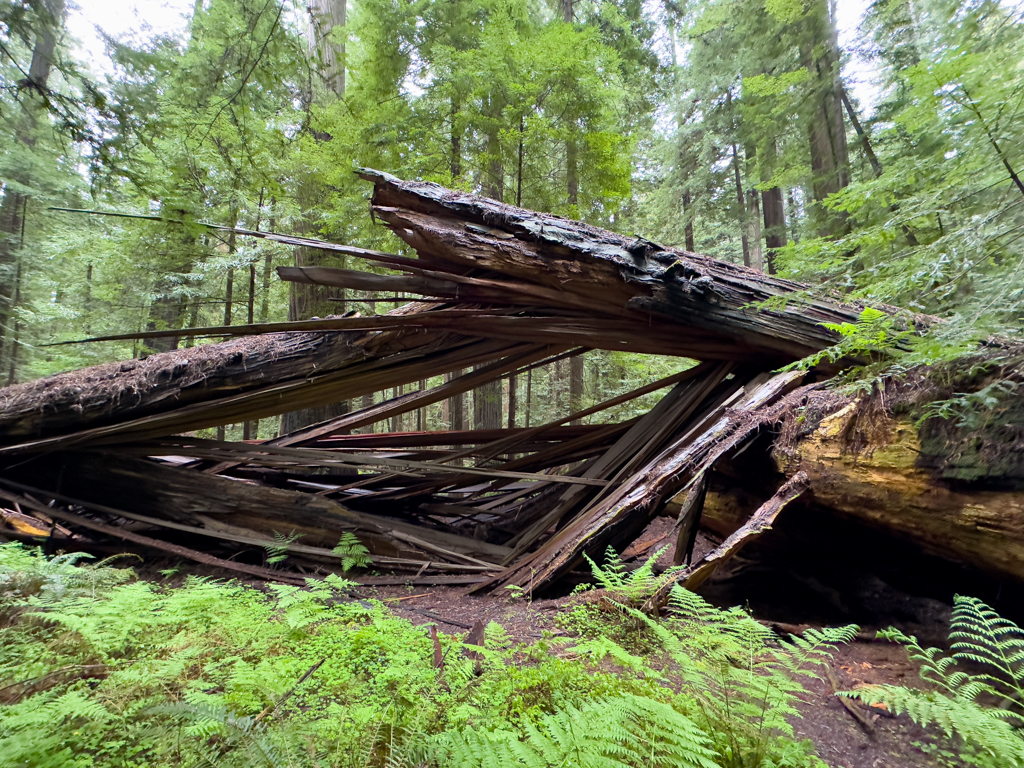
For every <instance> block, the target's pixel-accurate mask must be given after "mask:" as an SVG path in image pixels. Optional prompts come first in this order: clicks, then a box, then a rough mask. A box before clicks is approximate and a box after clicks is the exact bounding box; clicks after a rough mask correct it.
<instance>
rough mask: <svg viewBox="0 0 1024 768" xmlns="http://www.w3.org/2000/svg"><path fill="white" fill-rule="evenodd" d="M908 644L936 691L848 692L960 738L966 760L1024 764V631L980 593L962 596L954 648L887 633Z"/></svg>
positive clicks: (998, 766) (989, 765)
mask: <svg viewBox="0 0 1024 768" xmlns="http://www.w3.org/2000/svg"><path fill="white" fill-rule="evenodd" d="M880 634H881V635H882V636H883V637H885V638H887V639H889V640H894V641H896V642H900V643H903V644H904V645H906V647H907V650H908V652H909V654H910V657H911V659H912V660H914V661H916V662H917V663H918V664H920V676H921V679H922V680H924V681H926V682H927V683H930V684H931V685H932V686H934V687H933V689H931V690H915V689H910V688H903V687H901V686H892V685H885V686H871V687H870V688H866V689H859V690H855V691H852V692H849V693H848V694H847V695H850V696H854V697H857V698H861V699H865V700H870V701H884V702H885V703H886V704H887V705H888V706H889V707H890V708H891V709H892V710H893V711H894V712H906V713H907V714H908V715H910V717H911V718H913V719H914V720H915V721H916V722H918V723H920V724H921V725H937V726H938V727H940V728H941V729H942V730H943V731H944V732H945V733H946V735H947V736H949V737H951V738H956V739H958V740H960V741H961V743H962V747H963V748H962V749H961V750H960V757H961V759H962V760H964V761H965V762H967V763H969V764H971V765H978V766H982V767H983V768H1014V767H1015V766H1016V767H1019V766H1024V738H1022V737H1021V736H1020V729H1021V728H1022V727H1024V630H1021V628H1020V627H1018V626H1017V625H1016V624H1014V623H1013V622H1012V621H1009V620H1007V619H1004V618H1003V617H1001V616H1000V615H999V614H998V613H996V612H995V611H994V610H993V609H992V608H991V607H990V606H988V605H986V604H985V603H983V602H982V601H981V600H978V599H977V598H973V597H963V596H960V595H958V596H957V597H956V599H955V602H954V607H953V617H952V624H951V629H950V635H949V636H950V640H951V641H952V642H951V648H950V650H951V653H950V654H948V655H947V654H944V653H943V652H942V651H940V650H939V649H937V648H923V647H922V646H921V645H920V644H919V643H918V642H917V640H916V639H915V638H913V637H908V636H906V635H904V634H903V633H902V632H900V631H899V630H896V629H889V630H886V631H885V632H882V633H880Z"/></svg>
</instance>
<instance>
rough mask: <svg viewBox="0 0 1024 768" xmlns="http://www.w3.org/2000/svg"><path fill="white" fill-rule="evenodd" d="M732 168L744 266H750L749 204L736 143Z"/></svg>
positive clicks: (733, 150)
mask: <svg viewBox="0 0 1024 768" xmlns="http://www.w3.org/2000/svg"><path fill="white" fill-rule="evenodd" d="M732 170H733V174H734V176H735V179H736V206H737V208H736V210H737V212H738V215H739V218H740V221H739V224H740V233H741V234H740V242H741V244H742V245H743V266H745V267H749V266H750V242H749V241H748V240H747V224H746V221H745V219H746V218H747V216H746V210H747V204H746V202H745V201H744V200H743V179H742V177H741V176H740V153H739V150H738V149H737V148H736V144H735V143H734V144H733V145H732Z"/></svg>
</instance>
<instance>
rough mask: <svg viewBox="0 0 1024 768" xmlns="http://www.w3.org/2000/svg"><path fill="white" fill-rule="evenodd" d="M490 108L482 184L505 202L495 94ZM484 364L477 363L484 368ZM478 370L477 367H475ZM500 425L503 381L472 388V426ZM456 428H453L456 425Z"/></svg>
mask: <svg viewBox="0 0 1024 768" xmlns="http://www.w3.org/2000/svg"><path fill="white" fill-rule="evenodd" d="M487 105H488V108H489V110H490V114H489V117H490V119H489V120H488V128H487V153H486V158H487V160H486V162H487V168H486V170H485V172H484V174H483V182H482V184H481V185H480V186H481V191H482V192H483V195H484V197H490V198H491V199H493V200H497V201H498V202H503V200H504V196H505V168H504V165H503V163H502V154H501V134H500V133H499V131H500V114H501V110H500V107H499V105H498V104H497V102H496V100H495V99H494V96H493V95H492V96H489V97H488V100H487ZM481 367H483V366H477V368H481ZM474 370H475V369H474ZM500 428H501V381H500V380H495V381H490V382H488V383H486V384H481V385H480V386H479V387H477V388H476V389H474V390H473V429H500ZM453 429H454V427H453Z"/></svg>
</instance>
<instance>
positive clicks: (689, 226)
mask: <svg viewBox="0 0 1024 768" xmlns="http://www.w3.org/2000/svg"><path fill="white" fill-rule="evenodd" d="M683 239H684V241H685V247H686V250H688V251H690V253H694V252H696V250H697V246H696V245H694V241H693V197H692V196H691V194H690V190H688V189H687V190H685V191H684V192H683Z"/></svg>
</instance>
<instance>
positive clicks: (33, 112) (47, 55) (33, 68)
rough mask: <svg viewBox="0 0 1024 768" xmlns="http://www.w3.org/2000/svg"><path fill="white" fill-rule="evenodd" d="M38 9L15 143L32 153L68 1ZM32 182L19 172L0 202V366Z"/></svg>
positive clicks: (53, 0)
mask: <svg viewBox="0 0 1024 768" xmlns="http://www.w3.org/2000/svg"><path fill="white" fill-rule="evenodd" d="M37 7H38V8H39V11H40V16H41V17H42V18H41V19H40V22H41V24H42V26H41V28H40V29H39V30H38V32H37V33H36V39H35V43H34V45H33V47H32V60H31V62H30V64H29V70H28V78H27V80H28V82H27V83H25V85H26V86H27V87H26V88H25V91H26V93H25V97H24V99H23V100H22V109H21V113H20V114H19V115H17V116H16V117H15V120H16V121H17V122H16V125H17V128H16V130H15V132H14V140H15V142H16V143H17V144H19V145H20V146H22V147H24V148H25V149H27V150H29V151H31V150H32V149H33V148H34V147H35V145H36V130H37V127H38V123H39V118H40V116H41V115H42V114H43V112H44V111H45V110H46V102H45V93H46V91H47V88H48V83H49V80H50V72H51V70H52V69H53V61H54V53H55V51H56V48H57V37H58V35H59V34H60V30H61V29H62V28H63V26H64V15H65V5H64V0H43V2H41V3H39V4H38V6H37ZM32 181H33V180H32V178H31V175H30V174H29V172H28V169H24V168H22V169H15V170H14V172H13V173H12V174H11V178H10V179H7V180H5V183H4V196H3V200H2V201H0V364H2V362H3V357H4V355H5V353H7V348H6V347H5V336H6V335H7V333H8V326H9V324H10V321H11V317H12V316H13V314H14V311H15V309H16V306H15V294H16V293H17V292H18V282H19V277H20V272H21V270H20V269H19V264H18V257H19V253H18V252H19V250H20V249H21V246H22V243H23V242H24V233H25V212H26V210H27V207H26V206H27V203H28V199H29V197H30V194H29V191H28V190H29V189H30V188H31V187H32ZM12 336H13V332H12ZM15 343H16V342H15Z"/></svg>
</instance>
